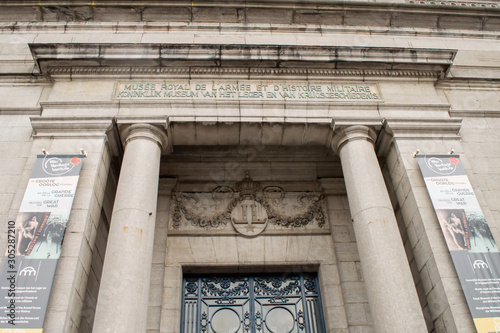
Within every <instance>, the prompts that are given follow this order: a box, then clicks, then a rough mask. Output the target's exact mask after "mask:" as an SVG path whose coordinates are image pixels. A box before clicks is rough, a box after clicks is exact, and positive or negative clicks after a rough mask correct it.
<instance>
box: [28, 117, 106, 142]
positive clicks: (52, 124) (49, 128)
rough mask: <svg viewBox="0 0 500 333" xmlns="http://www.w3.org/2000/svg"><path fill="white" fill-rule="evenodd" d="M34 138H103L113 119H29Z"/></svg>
mask: <svg viewBox="0 0 500 333" xmlns="http://www.w3.org/2000/svg"><path fill="white" fill-rule="evenodd" d="M30 119H31V126H32V127H33V130H34V137H38V138H41V137H48V138H55V137H61V138H92V137H105V136H106V132H108V131H109V130H111V129H112V127H113V119H103V118H84V117H72V118H66V117H31V118H30Z"/></svg>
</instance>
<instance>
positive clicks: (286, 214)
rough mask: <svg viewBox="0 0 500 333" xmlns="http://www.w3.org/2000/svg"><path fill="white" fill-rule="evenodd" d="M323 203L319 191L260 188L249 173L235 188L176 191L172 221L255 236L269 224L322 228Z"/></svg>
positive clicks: (185, 227)
mask: <svg viewBox="0 0 500 333" xmlns="http://www.w3.org/2000/svg"><path fill="white" fill-rule="evenodd" d="M323 205H324V203H323V197H322V195H321V194H319V193H316V192H285V191H284V190H283V189H282V188H281V187H279V186H267V187H264V188H261V185H260V183H259V182H255V181H253V180H252V179H251V178H250V176H249V175H248V174H247V175H246V177H245V179H244V180H242V181H240V182H238V183H236V185H235V189H233V188H231V187H228V186H220V187H217V188H215V189H214V190H213V191H212V192H211V193H186V192H177V193H175V194H174V195H173V200H172V204H171V207H170V221H169V224H170V227H171V228H173V229H177V230H221V231H232V232H234V231H236V232H238V233H241V234H243V235H245V236H256V235H258V234H260V233H262V232H264V231H265V230H266V229H267V228H268V225H269V226H270V228H272V229H274V230H280V229H294V228H307V229H311V228H323V227H324V225H325V219H326V218H325V213H324V208H323Z"/></svg>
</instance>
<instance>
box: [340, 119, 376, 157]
mask: <svg viewBox="0 0 500 333" xmlns="http://www.w3.org/2000/svg"><path fill="white" fill-rule="evenodd" d="M376 139H377V133H376V131H375V130H374V129H373V128H372V127H369V126H365V125H351V126H342V127H339V128H335V132H334V134H333V139H332V149H333V151H334V152H335V153H337V154H338V153H339V152H340V150H341V149H342V147H343V146H344V145H345V144H346V143H347V142H349V141H355V140H366V141H368V142H371V143H372V144H373V145H374V144H375V140H376Z"/></svg>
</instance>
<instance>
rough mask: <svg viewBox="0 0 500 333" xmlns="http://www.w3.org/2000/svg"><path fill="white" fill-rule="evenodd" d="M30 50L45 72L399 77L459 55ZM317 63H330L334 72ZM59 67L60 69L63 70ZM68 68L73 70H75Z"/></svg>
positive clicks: (376, 50) (84, 47) (209, 47)
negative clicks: (245, 73) (366, 75)
mask: <svg viewBox="0 0 500 333" xmlns="http://www.w3.org/2000/svg"><path fill="white" fill-rule="evenodd" d="M30 49H31V52H32V54H33V58H34V60H35V62H36V64H37V66H38V67H39V68H40V69H41V71H42V72H45V71H46V68H47V67H83V66H85V67H87V68H91V69H75V70H74V71H75V75H77V74H78V72H79V73H81V74H84V73H86V72H90V73H92V71H93V70H94V68H96V67H102V68H105V69H102V70H101V71H102V72H104V73H106V71H110V72H113V71H115V72H120V69H114V70H110V69H108V68H109V67H118V68H122V71H123V72H122V73H121V75H123V74H125V75H126V74H133V73H134V72H138V73H141V71H146V72H148V71H149V72H150V73H151V74H152V73H155V72H156V73H157V72H160V73H161V72H162V71H163V72H164V71H169V72H171V73H176V72H177V71H178V73H179V74H184V75H185V74H189V72H188V73H186V72H185V71H193V72H194V74H197V73H200V74H203V73H206V74H210V73H211V71H213V72H214V73H217V72H220V71H223V72H226V73H235V74H238V72H239V71H242V70H243V71H244V69H238V68H235V67H247V68H251V67H253V68H252V69H248V70H247V71H249V73H250V74H255V75H259V74H261V75H266V74H275V73H287V71H289V72H290V73H291V74H293V72H294V71H299V72H300V71H302V72H303V73H306V74H307V73H311V74H315V75H318V74H319V75H321V74H322V73H325V74H326V75H335V74H337V75H356V73H359V74H368V75H374V76H377V75H378V76H380V75H381V74H382V75H384V74H385V75H389V76H392V75H396V76H398V75H401V74H403V75H405V74H404V73H406V74H407V75H416V76H421V75H422V74H420V73H421V72H422V73H423V72H427V75H428V76H431V77H432V76H436V72H441V73H443V72H445V71H446V70H447V69H448V68H449V66H450V65H451V64H452V63H453V59H454V57H455V54H456V50H442V49H416V48H389V47H387V48H386V47H369V48H366V47H346V46H294V45H279V46H277V45H214V44H204V45H200V44H70V43H66V44H58V43H51V44H48V43H47V44H30ZM172 63H174V64H175V67H174V66H172ZM200 64H202V65H200ZM82 65H83V66H82ZM144 67H147V68H144ZM169 67H172V68H169ZM178 67H181V68H178ZM182 67H188V69H184V68H182ZM191 67H197V68H195V69H192V68H191ZM199 67H203V68H199ZM256 67H258V68H256ZM311 67H312V68H311ZM289 68H290V69H289ZM317 68H318V69H317ZM319 68H329V69H330V70H331V72H328V70H325V69H323V70H321V69H319ZM57 70H59V73H60V74H62V73H61V72H64V71H65V70H62V69H57ZM57 70H56V69H51V71H52V73H54V74H57ZM394 70H395V71H394ZM66 71H68V70H66ZM69 71H70V73H69V74H70V75H72V74H73V69H71V70H69ZM315 71H316V72H315ZM322 71H323V72H322ZM357 71H358V72H357ZM242 74H244V73H242ZM247 74H248V73H247ZM94 75H95V74H94ZM240 75H241V74H240Z"/></svg>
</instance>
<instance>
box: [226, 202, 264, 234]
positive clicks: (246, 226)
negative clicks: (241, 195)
mask: <svg viewBox="0 0 500 333" xmlns="http://www.w3.org/2000/svg"><path fill="white" fill-rule="evenodd" d="M267 222H268V218H267V211H266V209H265V208H264V206H262V205H261V204H260V203H258V202H257V201H255V200H253V199H245V200H242V201H241V202H240V203H239V204H237V205H236V206H235V207H234V208H233V210H232V211H231V223H232V224H233V227H234V229H235V230H236V231H238V232H239V233H241V234H243V235H245V236H256V235H258V234H260V233H261V232H263V231H264V230H265V229H266V226H267Z"/></svg>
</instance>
